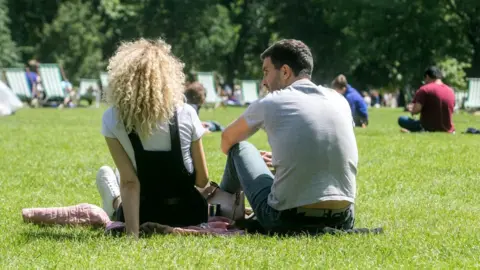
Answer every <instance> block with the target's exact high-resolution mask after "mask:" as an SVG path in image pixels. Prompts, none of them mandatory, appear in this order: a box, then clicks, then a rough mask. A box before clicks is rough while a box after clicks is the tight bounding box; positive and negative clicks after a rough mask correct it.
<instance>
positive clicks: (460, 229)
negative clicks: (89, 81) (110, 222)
mask: <svg viewBox="0 0 480 270" xmlns="http://www.w3.org/2000/svg"><path fill="white" fill-rule="evenodd" d="M102 113H103V109H71V110H70V109H65V110H56V109H23V110H20V111H19V112H17V114H16V115H14V116H11V117H4V118H0V153H1V154H0V266H1V268H2V269H7V268H8V269H11V268H15V269H17V268H21V269H24V268H28V269H30V268H59V269H65V268H68V269H70V268H75V269H86V268H111V269H114V268H122V269H124V268H127V269H129V268H155V269H159V268H162V269H163V268H188V269H192V268H202V269H205V268H208V269H225V268H273V269H279V268H288V269H295V268H300V267H301V268H309V269H312V268H335V269H341V268H343V269H345V268H362V269H365V268H371V267H375V268H400V267H402V268H465V267H469V268H470V267H480V225H479V221H480V204H479V194H480V168H479V159H480V153H479V149H480V136H475V135H465V134H461V131H464V130H465V129H466V128H467V127H470V126H472V127H477V128H480V118H479V117H474V116H470V115H467V114H456V115H455V124H456V127H457V134H456V135H449V134H401V133H400V132H399V128H398V126H397V123H396V119H397V117H398V116H399V115H402V114H403V112H402V111H401V110H392V109H372V110H371V120H370V126H369V127H368V129H365V130H359V129H358V130H356V134H357V142H358V148H359V152H360V160H359V170H358V178H357V186H358V197H357V201H356V204H357V205H356V218H357V219H356V225H357V227H369V228H373V227H378V226H382V227H384V229H385V233H384V234H383V235H346V236H318V237H291V238H274V237H265V236H255V235H252V236H238V237H194V236H191V237H190V236H189V237H183V236H181V237H180V236H155V237H152V238H149V239H141V240H139V241H138V242H134V241H131V240H129V239H125V238H112V237H107V236H103V231H102V230H94V229H90V228H65V227H39V226H35V225H31V224H24V223H23V221H22V218H21V210H22V208H27V207H51V206H67V205H74V204H78V203H82V202H88V203H93V204H97V205H100V204H101V201H100V196H99V195H98V194H97V190H96V187H95V175H96V171H97V169H98V168H99V167H100V166H102V165H104V164H107V165H111V166H113V161H112V159H111V158H110V156H109V153H108V150H107V147H106V145H105V143H104V139H103V137H102V136H101V134H100V127H101V115H102ZM240 113H241V110H240V109H232V108H228V109H226V110H225V109H222V108H220V109H217V110H216V111H202V113H201V116H202V119H204V120H209V119H214V120H217V121H219V122H221V123H222V124H225V125H226V124H228V123H229V122H230V121H231V120H233V119H234V118H235V117H236V116H238V115H239V114H240ZM250 141H251V142H253V143H254V144H255V145H256V146H257V147H258V148H260V149H268V143H267V140H266V136H265V134H264V133H263V132H259V133H258V134H256V135H255V136H254V137H252V138H251V139H250ZM204 145H205V148H206V153H207V159H208V167H209V171H210V175H211V176H212V177H211V178H212V179H213V180H216V181H219V180H220V177H221V175H222V172H223V168H224V163H225V156H224V155H223V154H221V152H220V151H219V147H220V134H218V133H217V134H209V135H207V136H206V137H204Z"/></svg>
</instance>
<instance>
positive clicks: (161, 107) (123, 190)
mask: <svg viewBox="0 0 480 270" xmlns="http://www.w3.org/2000/svg"><path fill="white" fill-rule="evenodd" d="M182 70H183V63H181V62H180V61H179V60H178V59H177V58H176V57H175V56H174V55H173V54H172V53H171V47H170V45H168V44H167V43H165V42H164V41H163V40H160V39H159V40H156V41H148V40H145V39H140V40H137V41H135V42H127V43H123V44H122V45H121V46H120V47H119V48H118V50H117V51H116V53H115V55H114V56H113V57H112V58H111V59H110V61H109V65H108V76H109V78H110V81H109V83H110V84H109V88H108V90H107V92H106V97H107V102H108V103H109V104H110V105H111V107H110V108H108V109H107V110H106V111H105V113H104V114H103V118H102V134H103V136H105V140H106V143H107V146H108V149H109V150H110V154H111V156H112V158H113V161H114V162H115V165H116V167H117V168H118V171H119V176H118V178H119V179H120V180H119V181H118V180H117V177H115V174H114V172H113V170H112V168H110V167H107V166H103V167H102V168H100V170H99V172H98V174H97V179H96V183H97V187H98V190H99V192H100V195H101V197H102V201H103V208H104V209H105V210H106V212H107V213H108V214H109V215H113V213H114V212H115V216H116V220H117V221H122V222H125V226H126V233H127V234H128V235H133V236H135V237H138V235H139V226H140V225H141V224H144V223H147V222H154V223H160V224H163V225H169V226H190V225H198V224H201V223H202V222H206V221H207V219H208V209H207V202H206V200H205V199H204V197H203V196H202V195H201V194H200V193H199V192H198V190H197V189H196V187H195V186H197V187H199V188H203V187H205V186H206V185H207V183H208V171H207V165H206V160H205V153H204V151H203V145H202V136H203V134H204V133H205V128H203V126H202V124H201V122H200V120H199V119H198V116H197V114H196V112H195V110H194V109H193V108H192V107H191V106H190V105H188V104H184V91H185V88H184V83H185V75H184V73H183V71H182Z"/></svg>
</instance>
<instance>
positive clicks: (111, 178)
mask: <svg viewBox="0 0 480 270" xmlns="http://www.w3.org/2000/svg"><path fill="white" fill-rule="evenodd" d="M96 184H97V189H98V192H99V193H100V196H101V197H102V208H103V210H105V212H107V214H108V216H110V217H111V216H112V215H113V213H114V212H115V210H116V209H117V208H118V206H119V205H120V203H121V199H120V185H119V182H118V180H117V177H116V176H115V173H114V171H113V169H112V168H110V167H108V166H102V167H101V168H100V169H99V170H98V172H97V179H96Z"/></svg>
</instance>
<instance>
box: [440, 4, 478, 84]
mask: <svg viewBox="0 0 480 270" xmlns="http://www.w3.org/2000/svg"><path fill="white" fill-rule="evenodd" d="M444 4H446V6H447V8H448V11H449V12H450V13H453V14H454V15H456V16H455V17H453V16H450V17H453V18H451V20H450V21H449V22H450V23H451V24H452V26H453V27H454V28H455V29H461V33H463V34H464V35H465V36H466V37H467V39H468V41H469V43H470V45H471V49H472V50H473V56H472V59H471V68H470V69H469V75H470V76H471V77H480V1H478V0H461V1H458V0H444Z"/></svg>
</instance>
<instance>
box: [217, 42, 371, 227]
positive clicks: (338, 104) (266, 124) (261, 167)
mask: <svg viewBox="0 0 480 270" xmlns="http://www.w3.org/2000/svg"><path fill="white" fill-rule="evenodd" d="M261 59H262V60H263V74H264V76H263V81H262V85H264V86H265V87H267V88H268V90H269V92H270V93H269V94H268V95H266V96H265V97H264V98H261V99H259V100H257V101H255V102H253V103H252V104H250V106H249V107H248V108H247V109H246V111H245V112H244V113H243V114H242V115H241V116H240V117H239V118H238V119H237V120H235V121H234V122H233V123H231V124H230V125H229V126H227V128H226V129H225V131H223V133H222V140H221V149H222V151H223V152H224V153H225V154H227V156H228V157H227V163H226V167H225V172H224V175H223V179H222V182H221V184H220V188H221V189H223V190H225V191H227V192H230V193H235V192H237V191H238V190H240V189H243V191H244V192H245V195H246V197H247V199H248V201H249V202H250V205H251V206H252V208H253V210H254V212H255V215H256V217H257V220H258V222H259V224H260V225H261V227H262V228H264V229H265V230H266V231H268V232H274V233H276V232H278V233H283V232H287V233H288V232H295V231H310V230H313V231H319V230H322V229H324V228H325V227H331V228H336V229H342V230H348V229H352V228H353V226H354V220H355V217H354V202H355V196H356V174H357V163H358V150H357V143H356V139H355V134H354V130H353V126H352V123H353V119H352V113H351V111H350V107H349V105H348V102H347V101H346V99H345V98H344V97H343V96H341V95H339V94H338V93H337V92H335V91H334V90H333V89H328V88H324V87H321V86H317V85H315V84H314V83H313V82H312V81H311V80H310V78H311V74H312V70H313V58H312V54H311V52H310V49H309V48H308V47H307V45H305V44H304V43H303V42H301V41H298V40H281V41H278V42H277V43H275V44H273V45H272V46H271V47H269V48H268V49H267V50H266V51H265V52H263V53H262V55H261ZM362 102H363V101H362ZM260 128H261V129H264V130H265V131H266V133H267V137H268V142H269V145H270V147H271V149H272V152H271V153H269V152H259V151H258V150H257V148H255V146H253V145H252V144H250V143H248V142H246V141H245V140H246V139H247V138H249V137H250V136H251V135H253V134H254V133H256V132H257V131H258V130H259V129H260ZM268 165H270V166H272V167H273V168H274V170H275V176H274V175H273V174H272V172H271V170H270V169H269V167H268Z"/></svg>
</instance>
